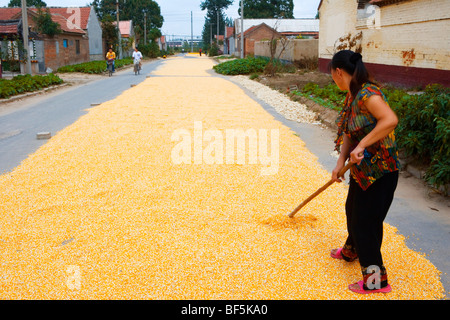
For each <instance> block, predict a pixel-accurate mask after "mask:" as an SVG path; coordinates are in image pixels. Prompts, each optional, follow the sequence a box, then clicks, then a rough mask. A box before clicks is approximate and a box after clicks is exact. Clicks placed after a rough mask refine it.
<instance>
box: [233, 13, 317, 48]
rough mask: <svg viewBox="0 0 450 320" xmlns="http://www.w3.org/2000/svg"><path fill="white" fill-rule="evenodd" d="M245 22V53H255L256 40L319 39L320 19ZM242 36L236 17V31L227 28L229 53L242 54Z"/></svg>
mask: <svg viewBox="0 0 450 320" xmlns="http://www.w3.org/2000/svg"><path fill="white" fill-rule="evenodd" d="M243 22H244V25H243V30H244V42H245V43H244V48H245V54H248V53H250V54H253V53H254V45H255V42H256V41H262V40H270V39H272V38H274V39H275V38H281V37H286V38H292V39H294V38H296V37H302V38H303V39H317V37H318V36H319V20H318V19H244V21H243ZM274 33H275V34H276V36H275V37H273V35H274ZM240 36H241V20H240V19H236V20H235V21H234V32H233V33H232V32H229V31H228V30H227V36H226V43H227V47H228V51H229V54H234V55H237V56H238V55H240V50H241V49H240V46H241V44H240ZM247 37H249V38H248V39H247Z"/></svg>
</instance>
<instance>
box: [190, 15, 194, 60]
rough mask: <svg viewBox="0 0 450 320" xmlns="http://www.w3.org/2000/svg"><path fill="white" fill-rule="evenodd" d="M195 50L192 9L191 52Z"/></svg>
mask: <svg viewBox="0 0 450 320" xmlns="http://www.w3.org/2000/svg"><path fill="white" fill-rule="evenodd" d="M192 52H194V20H193V17H192V11H191V53H192Z"/></svg>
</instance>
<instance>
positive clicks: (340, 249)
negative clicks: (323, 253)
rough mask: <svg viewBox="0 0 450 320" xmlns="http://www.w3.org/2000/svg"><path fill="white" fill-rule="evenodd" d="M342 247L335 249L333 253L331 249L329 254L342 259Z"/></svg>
mask: <svg viewBox="0 0 450 320" xmlns="http://www.w3.org/2000/svg"><path fill="white" fill-rule="evenodd" d="M341 252H342V248H339V249H337V251H336V252H335V253H333V252H332V251H331V252H330V256H331V257H332V258H334V259H344V258H343V257H342V253H341Z"/></svg>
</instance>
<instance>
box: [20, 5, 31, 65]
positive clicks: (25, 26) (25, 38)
mask: <svg viewBox="0 0 450 320" xmlns="http://www.w3.org/2000/svg"><path fill="white" fill-rule="evenodd" d="M22 29H23V30H22V33H23V48H24V49H25V50H24V54H25V70H24V71H25V73H26V74H31V61H30V53H29V52H28V51H29V50H30V45H29V41H28V13H27V0H22Z"/></svg>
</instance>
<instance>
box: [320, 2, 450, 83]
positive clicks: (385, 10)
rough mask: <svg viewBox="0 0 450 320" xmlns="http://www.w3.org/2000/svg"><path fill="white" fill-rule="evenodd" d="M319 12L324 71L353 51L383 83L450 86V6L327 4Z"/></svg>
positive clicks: (423, 4)
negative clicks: (338, 53) (340, 54)
mask: <svg viewBox="0 0 450 320" xmlns="http://www.w3.org/2000/svg"><path fill="white" fill-rule="evenodd" d="M318 10H319V15H320V37H319V69H320V70H321V71H323V72H327V65H328V63H329V61H330V59H331V57H332V55H333V53H334V52H336V51H337V50H340V49H346V48H350V49H352V50H358V51H360V52H361V54H362V55H363V59H364V62H365V63H366V65H367V67H368V69H369V70H370V71H371V73H372V74H373V75H374V76H375V78H376V80H378V81H381V82H387V83H395V84H400V85H404V86H417V85H427V84H429V83H441V84H444V85H446V86H450V40H449V39H450V38H449V35H448V34H449V31H450V1H448V0H358V1H355V0H322V1H321V2H320V4H319V8H318Z"/></svg>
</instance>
